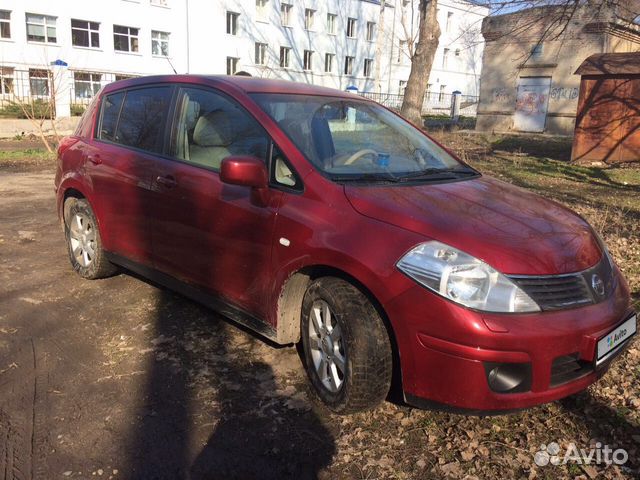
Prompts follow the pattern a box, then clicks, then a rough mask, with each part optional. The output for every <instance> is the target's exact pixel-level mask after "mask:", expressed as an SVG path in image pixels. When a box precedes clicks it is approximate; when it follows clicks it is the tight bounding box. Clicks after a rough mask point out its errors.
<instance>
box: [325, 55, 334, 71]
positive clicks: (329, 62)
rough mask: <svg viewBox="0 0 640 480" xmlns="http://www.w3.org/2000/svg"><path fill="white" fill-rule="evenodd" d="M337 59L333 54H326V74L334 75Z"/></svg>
mask: <svg viewBox="0 0 640 480" xmlns="http://www.w3.org/2000/svg"><path fill="white" fill-rule="evenodd" d="M335 58H336V56H335V54H333V53H325V55H324V71H325V73H333V60H334V59H335Z"/></svg>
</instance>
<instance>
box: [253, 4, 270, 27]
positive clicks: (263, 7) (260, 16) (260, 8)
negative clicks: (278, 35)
mask: <svg viewBox="0 0 640 480" xmlns="http://www.w3.org/2000/svg"><path fill="white" fill-rule="evenodd" d="M268 4H269V0H256V20H259V21H262V22H264V21H266V20H267V18H268V15H269V11H268V9H267V5H268Z"/></svg>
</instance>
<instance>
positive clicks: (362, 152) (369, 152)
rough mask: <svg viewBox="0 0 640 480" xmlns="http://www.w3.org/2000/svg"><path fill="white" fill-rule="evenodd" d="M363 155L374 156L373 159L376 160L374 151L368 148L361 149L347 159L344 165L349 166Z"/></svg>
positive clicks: (376, 154) (376, 153)
mask: <svg viewBox="0 0 640 480" xmlns="http://www.w3.org/2000/svg"><path fill="white" fill-rule="evenodd" d="M365 155H375V157H376V158H378V152H376V151H375V150H371V149H370V148H363V149H362V150H358V151H357V152H356V153H354V154H353V155H351V156H350V157H349V158H347V160H346V161H345V162H344V164H345V165H351V164H352V163H355V162H356V161H357V160H359V159H360V158H362V157H364V156H365Z"/></svg>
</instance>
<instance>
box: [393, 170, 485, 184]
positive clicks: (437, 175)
mask: <svg viewBox="0 0 640 480" xmlns="http://www.w3.org/2000/svg"><path fill="white" fill-rule="evenodd" d="M459 175H478V172H477V171H475V170H473V169H471V168H425V169H424V170H420V171H419V172H411V173H407V174H404V175H400V176H398V177H397V178H398V181H401V182H404V181H407V180H415V179H418V178H433V179H441V178H442V176H444V177H445V178H457V176H459Z"/></svg>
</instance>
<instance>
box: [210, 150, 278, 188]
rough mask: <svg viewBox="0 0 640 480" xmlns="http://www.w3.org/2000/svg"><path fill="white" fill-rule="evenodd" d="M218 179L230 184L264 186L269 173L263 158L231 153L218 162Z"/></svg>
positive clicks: (266, 183)
mask: <svg viewBox="0 0 640 480" xmlns="http://www.w3.org/2000/svg"><path fill="white" fill-rule="evenodd" d="M220 180H221V181H222V182H223V183H229V184H231V185H244V186H246V187H253V188H266V187H267V185H268V183H269V175H268V173H267V167H266V165H265V164H264V161H263V160H260V159H259V158H256V157H251V156H248V155H246V156H245V155H232V156H230V157H227V158H225V159H224V160H222V163H221V164H220Z"/></svg>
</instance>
